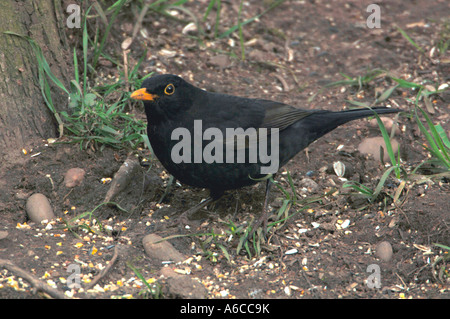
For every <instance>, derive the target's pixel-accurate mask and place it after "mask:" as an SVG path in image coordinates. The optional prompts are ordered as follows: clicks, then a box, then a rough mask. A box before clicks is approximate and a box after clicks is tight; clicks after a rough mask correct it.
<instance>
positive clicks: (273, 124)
mask: <svg viewBox="0 0 450 319" xmlns="http://www.w3.org/2000/svg"><path fill="white" fill-rule="evenodd" d="M260 103H261V104H262V105H263V106H264V108H265V115H264V119H263V122H262V124H261V126H260V127H265V128H278V129H279V130H280V131H282V130H284V129H285V128H287V127H288V126H290V125H292V124H294V123H295V122H297V121H299V120H301V119H302V118H305V117H307V116H309V115H311V114H312V113H313V112H312V111H307V110H302V109H297V108H295V107H293V106H290V105H287V104H283V103H278V102H273V101H268V100H260Z"/></svg>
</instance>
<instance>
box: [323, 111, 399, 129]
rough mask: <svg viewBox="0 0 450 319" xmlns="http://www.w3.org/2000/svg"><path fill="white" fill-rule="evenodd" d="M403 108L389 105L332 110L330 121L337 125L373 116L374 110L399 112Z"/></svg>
mask: <svg viewBox="0 0 450 319" xmlns="http://www.w3.org/2000/svg"><path fill="white" fill-rule="evenodd" d="M400 111H401V110H399V109H393V108H388V107H373V108H372V109H368V108H367V109H354V110H347V111H341V112H330V113H329V115H330V116H329V118H330V121H331V122H332V123H333V124H336V127H337V126H339V125H342V124H344V123H347V122H350V121H353V120H357V119H361V118H365V117H369V116H373V115H374V112H376V113H377V114H389V113H398V112H400ZM324 117H325V118H327V117H328V116H327V115H325V114H324Z"/></svg>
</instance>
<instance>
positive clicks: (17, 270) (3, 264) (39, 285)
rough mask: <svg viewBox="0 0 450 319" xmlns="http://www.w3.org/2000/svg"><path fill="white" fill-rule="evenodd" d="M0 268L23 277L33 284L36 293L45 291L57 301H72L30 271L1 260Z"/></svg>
mask: <svg viewBox="0 0 450 319" xmlns="http://www.w3.org/2000/svg"><path fill="white" fill-rule="evenodd" d="M0 267H4V268H6V269H8V270H9V271H11V272H13V273H16V274H17V276H19V277H22V278H23V279H25V280H26V281H28V282H29V283H31V284H32V285H33V287H34V293H35V292H36V291H38V290H40V291H43V292H44V293H47V294H48V295H49V296H50V297H53V298H56V299H70V298H69V297H68V296H66V295H65V294H64V293H62V292H60V291H59V290H57V289H55V288H52V287H50V286H49V285H47V284H46V283H43V282H42V281H41V280H39V279H38V278H36V277H35V276H34V275H32V274H30V273H29V272H28V271H26V270H23V269H22V268H20V267H17V266H16V265H14V264H13V263H12V262H11V261H10V260H7V259H0Z"/></svg>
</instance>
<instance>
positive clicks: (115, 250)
mask: <svg viewBox="0 0 450 319" xmlns="http://www.w3.org/2000/svg"><path fill="white" fill-rule="evenodd" d="M117 257H119V248H118V245H116V246H115V247H114V255H113V257H112V259H111V260H110V261H109V264H108V266H106V267H105V268H103V270H102V271H101V272H100V273H99V274H98V275H97V276H95V277H94V279H92V281H91V282H90V283H89V284H88V285H87V286H86V290H88V289H91V288H92V287H94V286H95V285H96V284H97V282H99V281H100V279H102V278H103V277H105V275H106V273H107V272H108V271H109V270H110V269H111V268H112V266H113V265H114V263H115V262H116V260H117Z"/></svg>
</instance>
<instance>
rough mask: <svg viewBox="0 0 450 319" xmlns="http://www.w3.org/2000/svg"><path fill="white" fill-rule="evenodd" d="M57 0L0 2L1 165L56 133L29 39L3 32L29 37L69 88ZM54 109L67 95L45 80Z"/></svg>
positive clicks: (62, 106) (62, 21)
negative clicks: (47, 83)
mask: <svg viewBox="0 0 450 319" xmlns="http://www.w3.org/2000/svg"><path fill="white" fill-rule="evenodd" d="M65 19H66V17H65V16H64V13H63V8H62V7H61V1H60V0H53V1H50V0H44V1H40V0H27V1H18V0H17V1H13V0H7V1H0V166H1V165H2V164H5V163H8V162H15V161H17V160H19V159H20V158H21V157H23V154H22V152H21V150H22V148H25V149H28V150H29V149H30V148H32V147H33V146H35V145H37V143H42V140H43V139H47V138H49V137H57V126H56V121H55V119H54V117H53V115H52V113H51V112H50V110H49V109H48V107H47V105H46V104H45V101H44V99H43V97H42V93H41V89H40V86H39V80H38V64H37V60H36V57H35V55H34V53H33V50H32V48H31V46H30V44H29V42H28V41H27V40H25V39H23V38H20V37H17V36H13V35H9V34H5V33H3V32H5V31H11V32H14V33H17V34H21V35H26V36H29V37H30V38H32V39H33V40H34V41H36V43H37V44H38V45H39V46H40V47H41V49H42V51H43V54H44V56H45V58H46V60H47V62H48V64H49V66H50V68H51V70H52V71H53V73H54V74H55V76H56V77H57V78H58V79H60V81H61V82H62V83H63V84H64V85H65V86H66V87H68V85H67V84H68V83H69V81H70V80H69V78H68V77H69V76H70V74H71V73H72V72H71V71H70V68H71V66H70V61H71V59H70V55H69V54H68V51H67V42H66V36H65V32H64V29H65ZM50 86H51V92H52V99H53V102H54V105H55V108H56V109H57V110H58V111H61V110H64V109H66V108H67V95H66V93H64V92H63V91H61V89H59V88H58V87H56V86H54V85H53V84H52V83H50Z"/></svg>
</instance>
